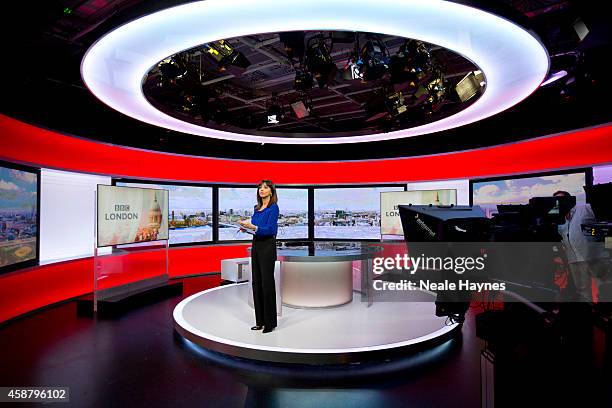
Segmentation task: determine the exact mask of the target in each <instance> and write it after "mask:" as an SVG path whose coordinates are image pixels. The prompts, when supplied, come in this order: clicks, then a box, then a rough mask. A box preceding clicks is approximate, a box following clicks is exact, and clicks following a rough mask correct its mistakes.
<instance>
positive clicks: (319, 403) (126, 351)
mask: <svg viewBox="0 0 612 408" xmlns="http://www.w3.org/2000/svg"><path fill="white" fill-rule="evenodd" d="M211 282H212V283H213V285H214V284H216V282H218V277H205V278H190V279H186V280H185V286H184V287H185V290H186V291H187V292H188V293H184V294H183V296H176V297H173V298H169V299H165V300H161V301H157V302H155V303H152V304H148V305H143V306H142V307H139V308H136V309H133V310H131V311H129V312H127V313H125V314H124V315H122V316H119V317H117V318H114V319H108V320H98V321H95V320H92V319H89V318H77V317H76V307H75V304H74V303H73V302H69V303H64V304H61V305H59V306H56V307H53V308H49V309H47V310H44V311H41V312H39V313H36V314H33V315H31V316H29V317H25V318H23V319H20V320H17V321H14V322H11V323H10V324H7V325H3V326H1V327H0V367H2V369H1V370H0V385H2V386H11V385H12V386H26V385H31V386H35V385H36V386H69V387H70V388H71V390H70V391H71V393H70V396H71V403H70V404H69V405H70V406H75V407H88V408H89V407H122V406H151V407H162V406H172V407H194V406H204V407H217V406H218V407H224V408H231V407H244V406H248V407H250V406H262V407H347V406H349V407H407V406H415V407H422V406H428V407H432V406H435V407H444V406H461V407H478V406H480V403H481V400H480V350H481V349H482V346H483V343H482V342H481V341H480V340H478V339H477V338H476V333H475V326H474V315H475V314H476V313H478V312H479V310H477V309H472V310H470V312H469V313H468V315H467V320H466V323H465V324H464V327H463V330H462V337H461V338H460V339H459V340H458V341H451V342H450V343H448V344H444V345H442V346H441V349H439V350H438V351H437V352H436V354H435V355H434V356H433V357H432V356H431V355H429V356H427V355H425V356H421V357H420V358H419V355H418V356H413V357H410V358H396V359H393V360H391V361H383V362H379V363H363V364H356V365H349V366H335V367H305V366H300V365H297V366H296V365H280V364H271V363H256V362H251V361H247V360H242V359H236V358H227V357H225V356H223V355H221V354H217V353H212V352H207V351H205V350H202V349H200V348H198V347H195V346H194V345H193V344H189V343H188V342H186V341H185V340H183V339H182V338H181V337H180V336H177V335H175V334H174V330H173V321H172V311H173V309H174V307H175V306H176V305H177V304H178V303H179V302H180V300H181V299H182V298H183V297H185V296H187V295H189V294H192V293H194V292H196V291H198V290H202V289H204V288H206V287H208V286H211ZM316 335H317V333H312V336H316ZM594 338H595V340H597V339H599V340H597V341H600V336H595V337H594ZM591 350H592V349H588V350H585V353H584V354H585V355H589V356H592V355H593V354H592V353H590V351H591ZM424 357H426V358H424ZM566 357H567V356H566V355H560V356H559V359H560V360H561V361H563V360H562V359H565V358H566ZM568 361H569V360H568ZM506 363H507V364H511V363H512V362H506ZM536 363H537V362H536V361H534V362H533V364H532V365H535V364H536ZM583 363H584V364H582V366H581V370H580V371H573V367H572V366H571V365H567V366H565V368H564V371H563V372H558V371H553V370H549V371H546V366H542V367H539V368H540V369H541V371H542V372H544V373H546V375H547V381H546V383H550V382H551V381H553V380H554V381H553V382H554V383H555V384H556V386H555V387H554V389H550V388H546V389H542V390H541V392H542V393H543V395H550V401H551V403H553V402H556V403H558V404H560V405H559V406H566V405H567V404H568V403H572V402H576V401H579V402H580V405H581V406H602V407H603V406H611V404H610V402H611V401H612V398H611V396H610V392H611V391H610V390H611V387H610V384H611V382H610V378H611V377H610V371H609V368H607V367H608V366H607V365H601V361H600V360H597V361H596V362H595V363H594V362H593V360H590V359H586V360H585V361H583ZM598 364H599V365H598ZM499 369H500V373H501V374H502V375H500V378H501V379H502V380H506V381H513V382H514V384H517V388H516V394H517V395H518V396H519V397H523V398H524V402H525V406H527V405H529V404H528V403H529V401H530V399H529V398H530V397H529V396H527V395H522V393H521V387H520V380H521V378H520V377H514V376H510V373H511V374H513V375H514V374H515V373H516V372H517V367H513V369H512V370H507V371H503V367H500V368H499ZM504 372H506V373H509V374H508V375H506V376H505V377H506V378H504V375H503V373H504ZM606 398H607V399H606ZM498 406H501V405H500V404H498Z"/></svg>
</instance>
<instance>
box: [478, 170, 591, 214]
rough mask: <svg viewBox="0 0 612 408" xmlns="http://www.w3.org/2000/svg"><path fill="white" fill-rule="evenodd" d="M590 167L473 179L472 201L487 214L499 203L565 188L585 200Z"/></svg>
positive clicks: (548, 194) (525, 200)
mask: <svg viewBox="0 0 612 408" xmlns="http://www.w3.org/2000/svg"><path fill="white" fill-rule="evenodd" d="M591 177H592V173H591V171H590V169H579V170H574V171H567V172H559V173H546V174H541V175H525V176H509V177H505V178H494V179H493V178H492V179H481V180H472V181H471V182H470V183H471V185H472V204H473V205H479V206H480V207H482V209H483V210H484V212H485V214H486V216H487V217H489V218H490V217H492V216H493V214H495V213H497V205H499V204H527V203H528V202H529V199H530V198H532V197H551V196H552V195H553V194H554V193H555V192H556V191H559V190H562V191H567V192H569V193H570V194H571V195H573V196H575V197H576V202H577V203H584V202H585V198H586V197H585V194H584V188H583V187H584V186H585V185H586V184H587V183H590V182H591Z"/></svg>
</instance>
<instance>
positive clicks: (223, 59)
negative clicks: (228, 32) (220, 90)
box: [203, 40, 251, 71]
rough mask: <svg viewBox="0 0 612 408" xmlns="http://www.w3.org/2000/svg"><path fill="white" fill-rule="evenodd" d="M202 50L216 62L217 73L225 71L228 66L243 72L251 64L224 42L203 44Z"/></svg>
mask: <svg viewBox="0 0 612 408" xmlns="http://www.w3.org/2000/svg"><path fill="white" fill-rule="evenodd" d="M203 50H204V52H205V53H206V54H207V55H209V56H210V57H212V59H214V60H215V61H216V62H217V65H218V66H219V71H225V70H227V69H228V68H229V67H230V66H233V67H236V68H238V69H242V70H245V69H246V68H248V67H249V65H251V62H250V61H249V60H248V59H247V57H245V56H244V54H242V53H241V52H240V51H237V50H235V49H234V47H232V46H231V44H230V43H228V42H227V41H225V40H219V41H213V42H210V43H207V44H204V46H203Z"/></svg>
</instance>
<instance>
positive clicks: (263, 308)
mask: <svg viewBox="0 0 612 408" xmlns="http://www.w3.org/2000/svg"><path fill="white" fill-rule="evenodd" d="M277 201H278V198H277V196H276V187H275V186H274V183H272V181H270V180H262V181H261V182H260V183H259V185H258V188H257V205H256V206H255V211H254V213H253V217H252V218H251V221H250V222H249V221H246V220H244V221H240V225H241V226H242V227H243V228H244V229H249V230H251V231H253V232H254V235H253V247H252V249H251V280H252V281H251V283H252V285H253V304H254V306H255V326H253V327H251V330H262V329H263V333H269V332H271V331H272V330H274V328H275V327H276V290H275V282H274V263H275V262H276V234H277V232H278V214H279V210H278V204H277Z"/></svg>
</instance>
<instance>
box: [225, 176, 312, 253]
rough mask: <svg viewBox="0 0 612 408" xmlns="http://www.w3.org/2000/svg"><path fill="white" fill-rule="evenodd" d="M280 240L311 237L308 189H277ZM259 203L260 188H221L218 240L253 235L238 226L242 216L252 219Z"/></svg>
mask: <svg viewBox="0 0 612 408" xmlns="http://www.w3.org/2000/svg"><path fill="white" fill-rule="evenodd" d="M276 195H277V197H278V208H279V217H278V234H277V236H276V238H277V239H306V238H308V190H307V189H302V188H277V189H276ZM256 204H257V187H236V188H219V240H221V241H225V240H228V241H232V240H248V239H252V235H250V234H248V233H246V232H241V231H240V229H239V228H238V227H237V225H238V221H240V220H241V219H248V220H250V219H251V216H252V215H253V209H254V206H255V205H256Z"/></svg>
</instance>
